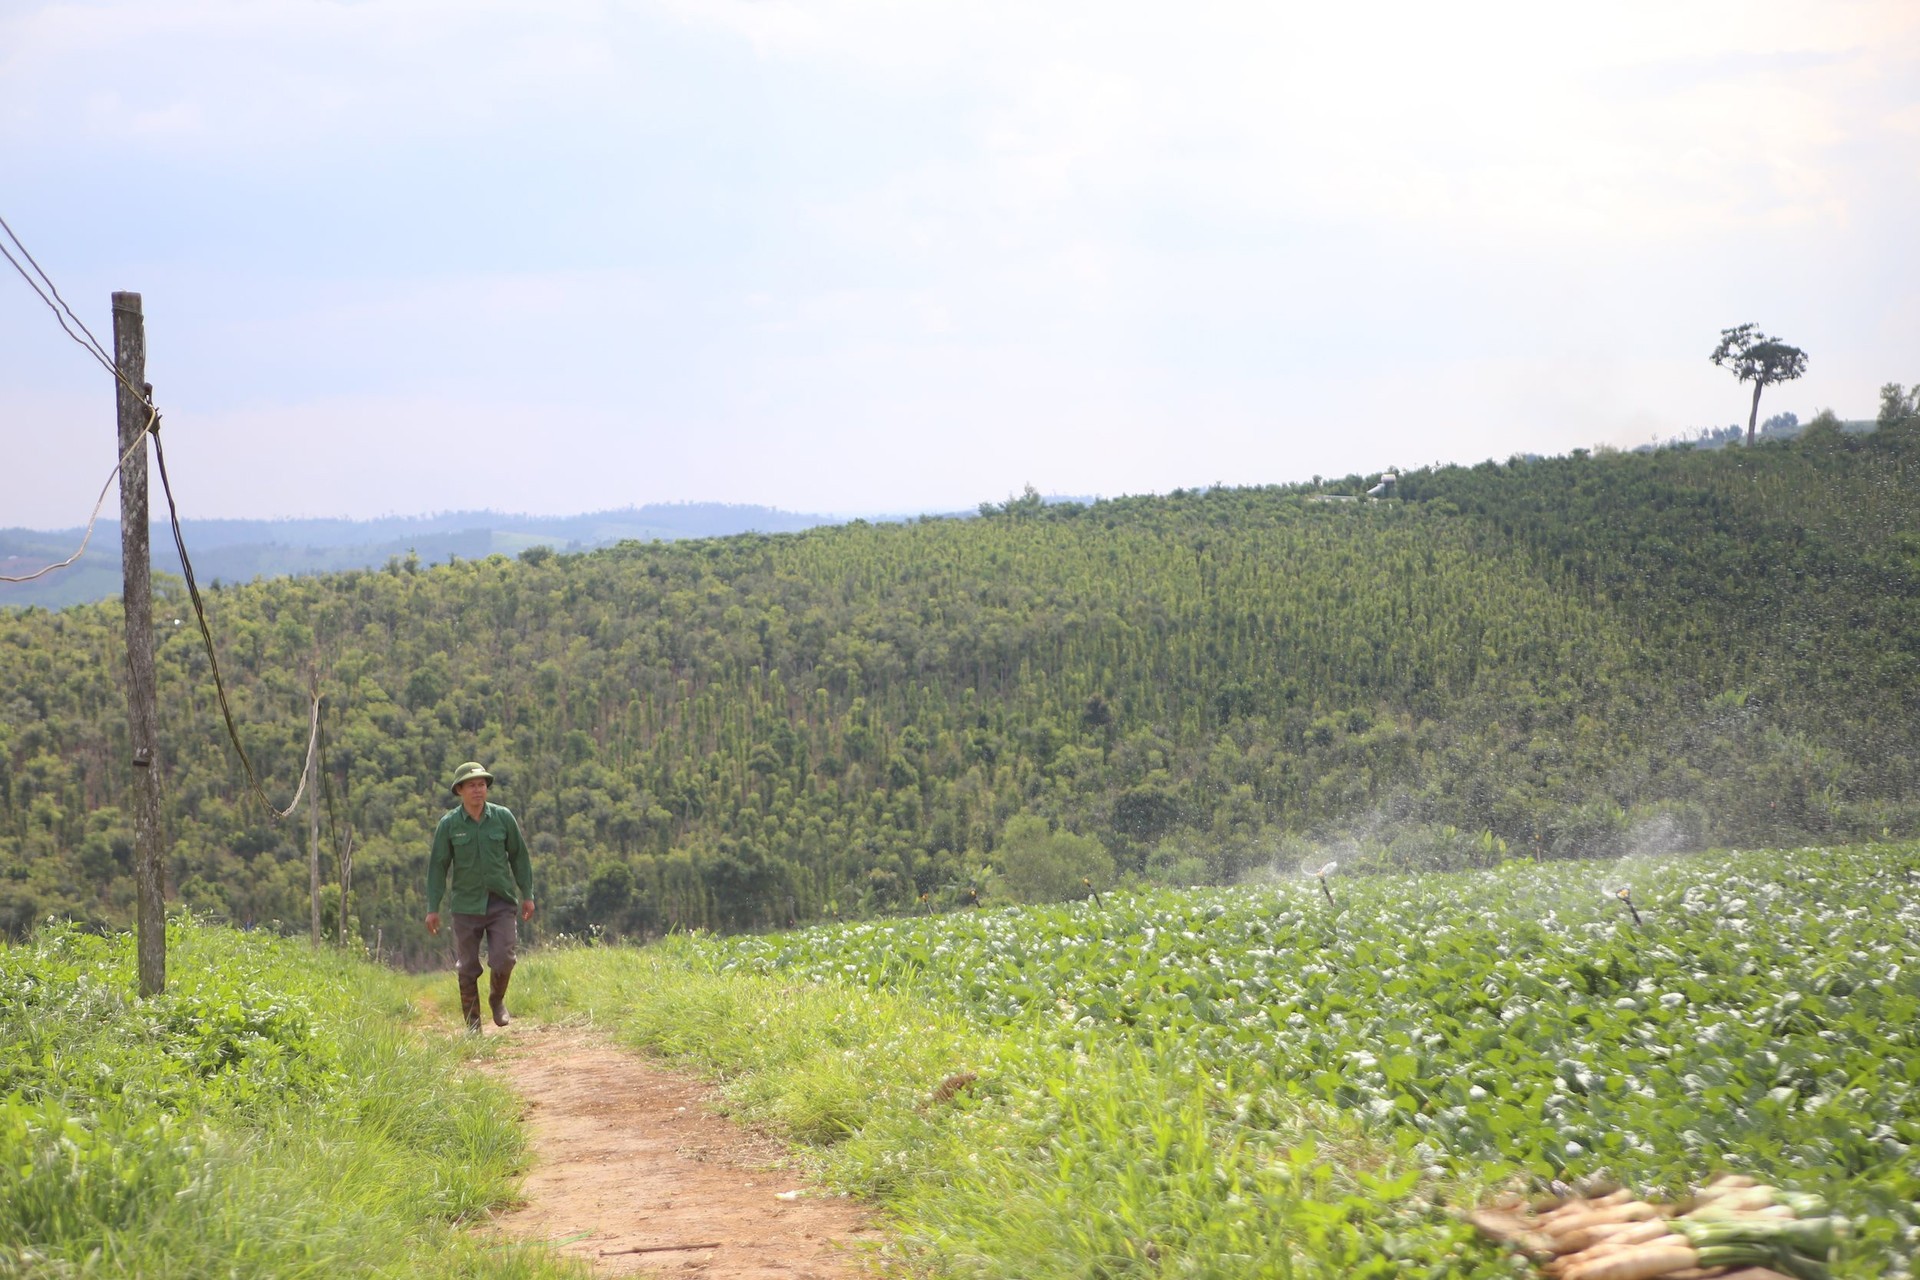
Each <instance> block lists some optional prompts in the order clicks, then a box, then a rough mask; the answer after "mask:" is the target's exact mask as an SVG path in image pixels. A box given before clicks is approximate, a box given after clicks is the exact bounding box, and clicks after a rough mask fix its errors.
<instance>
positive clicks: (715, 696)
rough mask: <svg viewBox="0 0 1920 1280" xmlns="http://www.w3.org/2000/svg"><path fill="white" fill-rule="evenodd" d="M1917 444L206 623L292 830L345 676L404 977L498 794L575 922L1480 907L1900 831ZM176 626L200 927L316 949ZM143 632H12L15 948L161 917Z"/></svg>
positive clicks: (192, 880)
mask: <svg viewBox="0 0 1920 1280" xmlns="http://www.w3.org/2000/svg"><path fill="white" fill-rule="evenodd" d="M1917 451H1920V432H1917V431H1916V430H1915V429H1913V428H1912V427H1910V426H1897V427H1893V428H1889V429H1883V430H1881V431H1879V432H1876V433H1874V434H1871V435H1865V436H1857V435H1845V436H1843V435H1841V434H1839V433H1837V432H1810V433H1808V435H1807V436H1805V437H1803V438H1801V439H1799V440H1795V441H1791V442H1787V443H1776V444H1765V445H1762V446H1759V447H1756V448H1752V449H1728V450H1724V451H1716V452H1713V453H1692V452H1687V451H1662V452H1658V453H1653V454H1631V455H1608V456H1599V457H1587V456H1575V457H1572V458H1563V459H1548V460H1536V461H1528V462H1517V463H1514V464H1511V465H1496V464H1491V463H1489V464H1484V465H1482V466H1480V467H1476V468H1447V469H1442V470H1436V471H1427V472H1415V473H1410V474H1405V475H1403V476H1402V477H1401V479H1400V483H1399V486H1398V497H1396V498H1394V499H1392V500H1388V501H1351V500H1346V501H1342V500H1333V499H1332V497H1331V495H1330V494H1329V493H1319V492H1315V491H1312V490H1309V489H1306V488H1293V489H1277V488H1274V489H1213V490H1207V491H1194V492H1176V493H1174V494H1172V495H1169V496H1166V497H1154V498H1138V499H1122V500H1118V501H1111V502H1097V503H1093V504H1091V505H1083V504H1061V505H1051V506H1049V505H1045V504H1042V503H1041V502H1040V501H1039V500H1038V499H1037V498H1033V497H1029V498H1026V499H1017V500H1012V501H1009V502H1008V503H1006V504H1003V505H1000V506H995V507H992V508H989V509H983V513H982V514H981V515H980V516H979V517H978V518H970V519H925V520H920V521H917V522H913V523H907V524H900V525H871V524H863V523H859V522H856V523H854V524H852V525H847V526H840V527H833V528H822V529H814V530H810V531H806V532H802V533H795V534H782V535H773V536H761V535H745V536H739V537H732V538H723V539H711V540H703V541H692V542H678V543H651V544H643V543H637V542H634V543H624V544H622V545H620V546H618V547H616V548H612V549H608V550H605V551H599V552H592V553H586V554H579V555H554V554H549V553H546V552H544V551H543V550H534V551H530V552H528V553H526V554H524V555H522V556H521V557H520V558H519V559H518V560H511V559H508V558H506V557H504V556H497V555H496V556H492V557H489V558H486V559H482V560H456V561H454V562H452V563H448V564H438V565H433V566H430V567H429V566H411V565H407V564H401V563H396V564H393V565H391V566H389V567H388V568H387V569H386V570H376V571H365V572H348V573H343V574H337V575H331V576H321V577H302V578H285V579H279V580H274V581H263V582H258V583H254V584H251V585H247V586H243V587H228V588H226V589H223V590H219V591H214V592H210V593H209V596H208V607H209V610H210V613H211V619H212V625H213V628H214V632H215V635H216V636H217V637H218V641H219V645H220V652H221V667H222V671H223V673H224V674H225V676H226V679H227V681H228V684H229V687H230V688H231V689H232V690H233V693H234V698H235V710H236V714H237V717H238V719H239V721H240V723H241V732H242V737H243V740H244V742H245V743H246V745H247V748H248V750H249V752H250V753H251V754H252V756H253V758H254V760H255V762H256V764H257V765H258V766H259V767H260V768H261V771H262V773H263V776H265V777H266V778H268V779H270V780H271V781H270V783H269V785H270V787H271V788H272V789H273V790H274V791H275V793H276V799H277V800H279V801H280V802H282V803H284V800H285V798H286V797H288V796H290V795H291V793H292V789H293V785H294V782H295V779H296V774H297V772H298V769H299V765H300V761H301V758H302V752H303V750H304V745H305V741H306V734H307V715H306V709H307V702H306V688H307V683H308V679H309V672H310V671H312V670H313V669H314V668H315V667H316V666H317V667H318V669H319V671H320V673H321V684H322V688H323V690H324V692H325V695H326V702H325V707H324V716H323V724H324V730H325V754H324V765H325V776H326V781H327V785H326V787H325V790H324V800H325V802H326V805H325V809H326V832H325V835H324V842H325V843H326V846H327V848H328V849H329V870H328V880H329V883H330V884H332V883H333V882H335V881H336V880H337V866H336V865H335V863H334V861H333V854H334V853H335V852H337V850H338V849H339V847H340V846H341V845H342V844H343V843H344V842H345V840H346V836H347V832H348V831H349V830H351V832H352V837H353V847H354V851H355V852H354V866H353V871H352V885H353V894H352V905H351V928H352V929H353V930H354V931H355V932H357V933H358V934H360V935H361V936H362V937H364V938H365V939H366V940H367V941H369V942H372V941H374V940H375V939H376V938H378V939H380V940H381V942H382V945H383V946H384V947H385V948H386V949H387V950H389V951H395V950H398V951H399V952H401V953H418V952H421V951H423V950H424V943H425V938H424V934H423V932H422V931H421V930H420V928H419V925H418V921H419V917H420V916H421V914H422V913H423V912H424V910H425V906H424V904H423V902H422V901H421V898H422V886H421V881H422V879H423V873H422V867H423V862H424V856H425V851H426V841H427V836H428V833H429V830H430V827H431V823H432V821H433V820H434V818H435V817H437V816H438V814H439V813H441V812H442V811H444V809H445V808H447V807H448V806H449V805H450V804H451V803H452V799H451V797H450V796H449V795H448V794H447V792H446V787H445V779H446V778H447V777H448V775H449V773H450V772H451V769H452V767H453V765H454V764H456V763H457V762H459V761H461V760H464V759H469V758H478V759H480V760H483V761H485V762H487V763H488V765H489V766H490V767H491V768H492V769H493V770H494V771H495V772H496V773H497V774H498V776H499V783H500V785H499V787H498V790H497V792H496V795H495V798H496V799H497V800H499V801H501V802H503V803H505V804H507V805H509V806H511V807H512V808H514V809H515V811H516V812H517V813H518V814H519V815H520V818H521V821H522V824H523V826H524V828H525V830H526V831H527V832H528V834H529V836H530V842H531V844H532V847H533V850H534V854H535V865H536V874H537V877H538V882H539V883H538V893H539V896H540V898H541V900H542V903H543V906H544V908H545V914H544V915H543V916H542V918H541V921H540V922H539V923H540V925H541V926H542V927H544V928H546V929H548V930H552V929H566V930H581V929H585V928H588V927H591V926H598V927H601V928H606V929H611V930H615V931H618V932H622V933H637V932H642V931H650V930H658V929H663V928H667V927H672V926H676V925H677V926H695V925H698V926H711V927H718V928H727V929H733V928H752V927H760V926H765V925H769V924H781V923H785V922H786V921H787V920H789V919H798V920H805V919H810V918H815V917H819V916H822V915H829V914H839V915H842V916H846V915H853V914H858V913H863V912H873V911H900V910H912V909H934V908H940V907H947V906H952V905H958V904H964V903H967V902H971V901H974V900H976V898H977V897H985V898H992V897H994V896H996V895H999V896H1028V897H1033V896H1047V895H1049V894H1058V893H1064V892H1068V891H1084V886H1083V885H1082V883H1081V882H1082V878H1083V877H1084V878H1085V879H1086V881H1088V882H1090V883H1091V884H1092V885H1093V886H1094V887H1096V888H1097V887H1102V886H1103V885H1104V883H1106V882H1107V881H1109V880H1111V879H1113V878H1117V877H1145V878H1151V879H1160V880H1170V881H1198V880H1215V881H1224V880H1231V879H1233V878H1236V877H1239V876H1242V875H1245V874H1247V873H1249V872H1255V871H1260V870H1263V869H1265V868H1267V867H1270V866H1272V865H1274V864H1275V863H1276V862H1279V863H1282V864H1284V865H1286V866H1287V868H1288V869H1291V868H1292V867H1293V866H1294V865H1296V864H1297V863H1298V861H1299V859H1300V858H1301V857H1302V856H1303V855H1304V854H1305V853H1306V851H1307V850H1308V848H1309V847H1310V844H1318V845H1324V844H1328V843H1333V842H1346V845H1345V847H1346V848H1347V849H1348V852H1346V853H1345V854H1343V855H1341V856H1342V858H1343V861H1346V862H1348V863H1349V864H1351V863H1352V862H1353V861H1355V860H1358V861H1360V862H1363V863H1365V862H1371V863H1374V864H1377V865H1384V866H1407V865H1424V866H1438V867H1449V866H1462V865H1469V864H1478V863H1484V862H1488V861H1493V860H1497V859H1499V858H1501V857H1511V856H1527V857H1578V856H1589V855H1606V854H1614V853H1620V852H1626V851H1630V850H1631V849H1633V848H1636V847H1656V846H1657V847H1674V846H1684V845H1703V844H1707V843H1740V844H1746V843H1755V842H1763V841H1768V842H1772V841H1794V840H1798V839H1801V838H1805V837H1818V838H1820V839H1823V840H1834V839H1845V838H1848V837H1850V836H1856V835H1864V834H1872V835H1875V836H1878V835H1880V834H1881V833H1882V832H1883V831H1890V832H1892V833H1895V834H1904V833H1910V832H1912V831H1914V830H1915V829H1916V827H1917V826H1920V804H1916V803H1915V800H1914V796H1915V776H1914V771H1915V761H1916V760H1917V759H1920V740H1917V739H1920V731H1917V730H1916V716H1915V710H1916V707H1915V697H1914V690H1915V687H1916V684H1915V678H1914V677H1915V670H1916V668H1915V661H1916V657H1915V647H1916V645H1920V613H1917V612H1916V611H1917V610H1920V586H1917V585H1916V584H1917V578H1916V573H1915V569H1916V566H1917V565H1920V519H1917V518H1916V517H1917V516H1920V512H1917V511H1916V503H1917V502H1920V499H1917V498H1916V496H1915V494H1914V490H1913V484H1912V481H1913V479H1914V477H1915V472H1914V464H1915V459H1916V456H1917ZM1363 487H1364V483H1363V482H1362V478H1361V477H1351V478H1350V479H1349V481H1347V482H1345V483H1343V484H1341V485H1336V486H1329V489H1335V488H1337V489H1341V490H1344V491H1345V492H1348V493H1357V492H1359V491H1360V489H1361V488H1363ZM163 593H164V595H165V597H166V598H165V599H164V601H163V602H161V603H159V604H158V605H157V607H156V617H157V618H158V619H160V620H161V627H162V631H163V635H162V636H161V643H160V649H159V653H160V667H161V686H160V699H161V714H162V720H163V751H164V759H163V761H162V765H163V770H164V772H163V779H164V792H165V797H166V816H167V838H168V842H169V848H170V864H169V872H168V883H169V886H170V888H171V889H172V890H173V891H174V892H175V893H176V894H177V896H178V897H179V898H180V899H182V900H184V901H185V902H186V903H187V904H189V905H191V906H192V907H193V908H195V909H196V910H200V911H203V912H207V913H211V914H213V915H216V916H219V917H223V918H226V919H230V920H233V921H235V922H237V923H240V924H243V925H247V924H251V925H261V926H268V925H271V924H273V923H274V922H279V923H280V924H281V925H283V926H285V927H289V928H304V927H305V926H304V922H305V920H306V918H307V910H308V908H307V875H308V873H307V865H306V853H305V840H306V834H305V833H306V824H305V821H304V817H302V818H300V819H296V820H290V821H284V822H278V823H276V822H272V821H270V820H269V819H268V818H267V817H266V816H265V814H264V813H263V812H262V810H261V808H260V806H259V805H258V804H257V803H254V802H251V801H249V800H248V799H246V798H245V795H244V793H243V791H242V788H241V785H240V781H239V780H240V778H241V773H240V769H239V766H238V763H237V761H236V759H235V758H234V755H233V753H232V750H231V748H230V746H229V745H228V744H227V742H226V738H225V732H224V729H223V727H222V724H221V717H220V712H219V708H218V706H217V704H216V702H215V700H214V690H213V681H212V677H211V674H210V672H209V670H208V664H207V661H206V657H205V655H204V653H203V652H202V651H201V649H200V647H199V638H198V636H197V635H196V634H195V629H194V626H193V622H192V615H191V612H190V606H189V605H188V604H187V603H186V602H185V600H184V598H183V596H184V593H183V592H181V591H180V590H179V589H178V588H175V587H167V588H163ZM175 618H182V619H185V622H184V625H181V626H178V627H176V626H174V625H173V619H175ZM120 626H121V614H120V608H119V606H118V604H117V602H115V603H108V604H101V605H87V606H78V607H74V608H70V609H67V610H64V611H60V612H52V613H50V612H47V611H45V610H28V611H25V612H18V611H16V612H9V613H5V614H0V926H4V927H5V928H7V929H10V930H19V929H20V928H22V927H23V926H24V925H25V924H27V923H28V922H29V921H31V920H32V919H34V918H36V917H39V916H44V915H47V914H50V913H58V914H67V915H72V916H76V917H79V918H82V919H86V920H94V921H102V922H114V923H124V922H125V921H126V920H127V919H128V918H129V913H130V900H131V895H132V882H131V878H130V876H129V874H128V863H129V860H130V856H131V835H130V828H131V821H130V817H129V816H128V815H127V814H126V813H124V812H123V811H122V809H121V807H120V806H121V805H122V803H123V791H124V789H125V787H126V773H127V769H126V765H125V757H126V754H127V753H126V748H125V731H124V719H125V702H124V695H123V691H122V675H121V673H122V664H123V661H124V658H123V653H124V650H123V641H122V636H121V633H120ZM1010 871H1011V872H1012V874H1009V872H1010ZM336 893H337V889H330V891H329V894H330V896H329V913H330V927H331V914H332V913H333V912H334V911H335V910H336V908H335V906H334V905H333V903H334V902H335V901H337V899H336V898H335V897H334V896H333V895H334V894H336Z"/></svg>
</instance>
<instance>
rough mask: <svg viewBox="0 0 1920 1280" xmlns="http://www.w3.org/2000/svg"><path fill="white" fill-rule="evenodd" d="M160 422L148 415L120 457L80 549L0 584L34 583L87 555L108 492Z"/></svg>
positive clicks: (4, 578) (8, 576)
mask: <svg viewBox="0 0 1920 1280" xmlns="http://www.w3.org/2000/svg"><path fill="white" fill-rule="evenodd" d="M158 421H160V414H159V413H158V412H157V411H156V412H153V413H150V414H148V415H147V425H146V426H145V427H143V428H142V429H141V431H140V438H139V439H137V440H135V441H134V442H133V443H132V444H130V445H128V446H127V451H126V452H125V453H123V454H121V455H120V461H118V462H116V463H114V464H113V470H112V471H110V472H108V473H107V482H106V483H105V484H103V485H101V486H100V498H99V500H98V501H96V502H95V503H94V504H93V514H92V515H90V516H88V517H87V531H86V532H85V533H84V534H82V535H81V536H80V549H79V550H78V551H75V552H74V553H73V554H72V555H70V556H68V557H67V558H66V559H65V560H62V561H60V563H58V564H50V565H47V566H45V567H44V568H40V569H35V570H34V571H33V572H32V573H22V574H18V575H15V574H9V573H0V582H32V581H33V580H34V579H35V578H43V577H45V576H46V575H47V574H49V573H52V572H53V571H54V570H56V569H64V568H66V567H67V566H68V565H71V564H72V563H73V562H74V561H76V560H78V559H79V558H80V557H81V556H83V555H85V554H86V551H87V543H89V542H91V541H92V540H93V526H94V524H95V523H96V522H98V521H99V519H100V509H101V508H102V507H104V506H106V505H107V490H109V489H111V488H113V482H114V481H115V480H117V479H119V477H120V473H121V471H123V470H124V469H125V468H126V465H127V459H128V458H131V457H132V456H133V451H134V450H135V449H138V448H140V447H141V446H142V445H144V444H146V442H147V433H148V432H150V431H152V430H153V429H154V424H155V423H156V422H158Z"/></svg>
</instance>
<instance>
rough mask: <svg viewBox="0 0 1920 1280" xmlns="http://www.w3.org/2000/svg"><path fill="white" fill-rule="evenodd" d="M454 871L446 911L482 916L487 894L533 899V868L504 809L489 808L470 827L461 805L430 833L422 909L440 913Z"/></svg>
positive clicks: (508, 813) (450, 810)
mask: <svg viewBox="0 0 1920 1280" xmlns="http://www.w3.org/2000/svg"><path fill="white" fill-rule="evenodd" d="M449 869H451V870H452V872H453V876H452V880H453V892H452V894H451V895H449V897H448V901H447V906H448V908H449V909H450V910H453V911H455V912H458V913H460V914H462V915H481V914H483V913H484V912H485V911H486V909H487V895H488V894H489V893H497V894H499V895H500V896H501V897H503V898H508V899H511V900H512V901H514V902H526V901H528V900H529V899H531V898H532V897H533V863H532V861H531V860H529V859H528V857H527V842H526V841H525V840H522V839H521V838H520V824H519V823H518V822H516V821H514V817H513V814H512V812H511V811H510V810H508V809H507V808H506V807H505V806H504V805H497V804H493V803H489V804H488V805H487V808H486V812H485V813H483V814H481V815H480V820H479V821H478V822H475V821H474V820H473V819H472V818H469V817H468V816H467V810H466V807H465V806H464V805H455V806H454V807H453V808H452V809H449V810H448V811H447V813H446V815H445V816H444V817H442V818H441V819H440V823H439V825H438V826H436V827H434V829H433V852H432V854H430V855H429V856H428V858H427V910H428V911H429V912H434V911H438V910H440V895H441V893H442V892H444V891H445V890H446V888H447V880H448V876H447V872H448V870H449Z"/></svg>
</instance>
